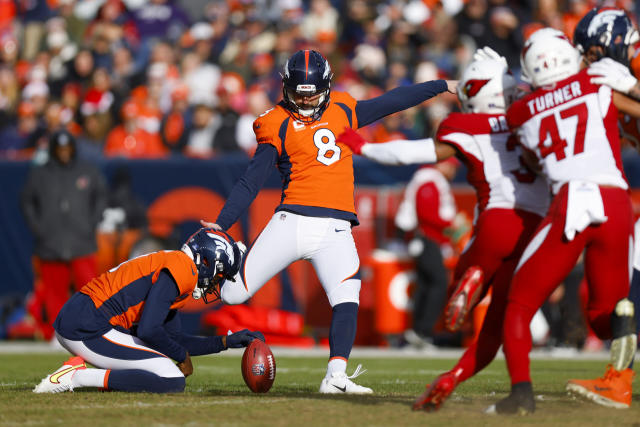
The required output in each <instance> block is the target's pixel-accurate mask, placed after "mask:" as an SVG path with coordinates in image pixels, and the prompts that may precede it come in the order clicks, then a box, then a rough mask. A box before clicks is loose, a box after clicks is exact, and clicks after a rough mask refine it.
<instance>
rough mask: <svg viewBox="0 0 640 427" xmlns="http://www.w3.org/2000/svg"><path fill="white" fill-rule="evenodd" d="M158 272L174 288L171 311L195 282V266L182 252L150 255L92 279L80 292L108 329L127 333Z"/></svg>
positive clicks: (181, 302)
mask: <svg viewBox="0 0 640 427" xmlns="http://www.w3.org/2000/svg"><path fill="white" fill-rule="evenodd" d="M162 270H167V271H168V272H169V274H171V276H172V277H173V279H174V280H175V281H176V283H177V285H178V290H179V296H178V298H176V301H175V302H174V303H173V304H172V305H171V308H172V309H176V308H180V307H182V306H183V305H184V304H186V302H187V297H188V296H189V295H191V293H192V292H193V290H194V289H195V286H196V283H197V282H198V270H197V268H196V265H195V264H194V263H193V260H192V259H191V258H190V257H189V256H188V255H187V254H185V253H184V252H182V251H159V252H153V253H151V254H148V255H143V256H140V257H137V258H133V259H131V260H129V261H126V262H123V263H122V264H120V265H119V266H117V267H115V268H112V269H111V270H109V271H108V272H106V273H103V274H101V275H100V276H98V277H96V278H94V279H92V280H91V281H90V282H89V283H87V284H86V285H85V286H84V287H83V288H82V289H80V292H82V293H83V294H86V295H89V297H90V298H91V300H92V301H93V303H94V304H95V306H96V309H98V310H99V311H100V312H102V313H103V314H104V315H105V316H106V317H107V318H108V319H109V323H111V325H113V326H121V327H123V328H125V329H129V328H131V326H132V325H133V324H134V323H137V322H138V321H139V320H140V315H141V314H142V310H143V308H144V304H145V301H146V297H147V294H148V293H149V290H150V289H151V286H153V284H154V283H155V282H156V280H157V279H158V275H159V274H160V272H161V271H162Z"/></svg>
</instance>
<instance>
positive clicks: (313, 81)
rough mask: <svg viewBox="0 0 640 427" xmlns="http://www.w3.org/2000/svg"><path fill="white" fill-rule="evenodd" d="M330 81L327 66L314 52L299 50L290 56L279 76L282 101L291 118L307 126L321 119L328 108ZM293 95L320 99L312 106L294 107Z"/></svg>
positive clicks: (321, 57)
mask: <svg viewBox="0 0 640 427" xmlns="http://www.w3.org/2000/svg"><path fill="white" fill-rule="evenodd" d="M332 77H333V73H332V72H331V67H330V66H329V62H328V61H327V60H326V59H325V58H324V57H323V56H322V55H321V54H320V53H318V52H316V51H315V50H299V51H297V52H296V53H294V54H293V55H291V58H289V59H288V60H287V63H286V64H285V65H284V70H283V72H282V85H283V87H282V97H283V101H284V106H285V107H286V108H287V110H289V111H290V112H291V114H292V115H293V118H295V119H296V120H298V121H301V122H303V123H311V122H314V121H316V120H318V119H319V118H320V116H322V113H323V112H324V110H325V109H326V108H327V106H328V105H329V92H330V91H331V78H332ZM296 95H298V96H314V95H320V98H319V100H318V105H316V106H309V105H298V104H297V103H296V102H295V98H294V97H295V96H296Z"/></svg>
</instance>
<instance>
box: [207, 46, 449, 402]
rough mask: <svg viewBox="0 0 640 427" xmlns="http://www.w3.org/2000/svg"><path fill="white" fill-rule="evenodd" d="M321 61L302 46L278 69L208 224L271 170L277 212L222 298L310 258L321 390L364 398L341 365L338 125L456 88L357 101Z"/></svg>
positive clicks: (356, 283)
mask: <svg viewBox="0 0 640 427" xmlns="http://www.w3.org/2000/svg"><path fill="white" fill-rule="evenodd" d="M332 76H333V74H332V72H331V67H330V66H329V63H328V62H327V60H326V59H325V58H324V57H323V56H322V55H321V54H320V53H318V52H316V51H313V50H300V51H298V52H296V53H294V54H293V55H292V56H291V57H290V58H289V59H288V61H287V62H286V64H285V66H284V70H283V73H282V83H283V99H282V101H281V102H279V103H278V104H277V105H276V106H275V107H274V108H272V109H270V110H268V111H266V112H265V113H264V114H262V115H261V116H260V117H258V119H256V121H255V122H254V124H253V129H254V132H255V134H256V139H257V141H258V148H257V150H256V153H255V155H254V157H253V159H252V160H251V162H250V164H249V166H248V168H247V170H246V172H245V173H244V175H243V176H242V177H241V178H240V180H239V182H238V183H237V184H236V185H235V187H234V188H233V190H232V191H231V194H230V196H229V198H228V199H227V201H226V203H225V205H224V207H223V208H222V210H221V212H220V214H219V215H218V218H217V219H216V221H215V224H214V223H210V222H205V221H203V222H202V224H203V225H205V226H211V227H215V228H217V229H222V230H227V229H228V228H229V227H231V226H232V225H233V224H234V223H235V222H236V220H237V219H238V217H239V216H240V215H241V214H242V213H243V212H244V211H245V210H246V209H247V208H248V206H249V205H250V204H251V202H252V201H253V199H254V198H255V196H256V194H257V193H258V191H259V189H260V188H261V187H262V185H263V183H264V181H265V180H266V179H267V177H268V176H269V175H270V174H271V172H272V170H273V167H274V166H276V167H277V168H278V170H279V171H280V174H281V177H282V198H281V202H280V205H279V206H278V207H277V208H276V212H275V214H274V215H273V217H272V218H271V220H270V221H269V223H268V224H267V226H266V227H265V228H264V230H262V232H261V233H260V235H259V236H258V238H257V239H256V241H255V242H254V244H253V246H252V247H251V248H250V249H249V252H248V253H247V255H246V257H245V258H244V260H243V265H242V266H241V269H240V273H241V277H242V280H240V281H236V282H235V283H230V282H227V283H226V284H225V286H223V287H222V290H221V296H222V301H223V302H225V303H227V304H240V303H243V302H245V301H247V300H248V299H249V298H251V296H253V295H254V294H255V293H256V292H257V291H258V290H259V289H260V288H261V287H262V286H263V285H264V284H265V283H266V282H267V281H268V280H269V279H270V278H271V277H273V276H274V275H275V274H277V273H278V272H280V271H281V270H282V269H284V268H286V267H287V266H288V265H289V264H291V263H292V262H294V261H296V260H300V259H306V260H308V261H310V262H311V263H312V265H313V267H314V269H315V271H316V274H317V275H318V278H319V279H320V283H321V284H322V287H323V288H324V291H325V292H326V294H327V298H328V300H329V304H330V305H331V307H332V312H333V313H332V317H331V326H330V330H329V363H328V366H327V373H326V375H325V378H324V379H323V380H322V382H321V384H320V393H357V394H364V393H372V390H371V389H370V388H368V387H362V386H360V385H357V384H355V383H354V382H353V381H351V379H352V378H355V377H356V376H357V375H358V374H359V373H360V369H359V368H360V366H358V368H356V371H355V372H354V374H353V375H351V376H347V374H346V367H347V360H348V358H349V354H350V353H351V348H352V346H353V342H354V339H355V334H356V324H357V314H358V304H359V294H360V272H359V269H360V262H359V259H358V253H357V251H356V247H355V243H354V240H353V236H352V234H351V227H352V226H354V225H357V224H358V220H357V217H356V211H355V206H354V195H353V191H354V184H353V181H354V177H353V162H352V156H351V154H352V153H351V150H350V149H349V148H348V147H346V146H344V145H338V144H337V143H336V135H337V134H338V133H340V132H341V131H342V129H344V128H345V126H346V127H349V128H359V127H362V126H365V125H367V124H370V123H372V122H374V121H376V120H378V119H380V118H382V117H384V116H386V115H389V114H392V113H395V112H397V111H400V110H403V109H406V108H409V107H412V106H415V105H418V104H420V103H421V102H423V101H426V100H427V99H429V98H432V97H434V96H436V95H438V94H439V93H442V92H446V91H453V90H455V85H456V82H454V81H445V80H436V81H431V82H425V83H418V84H415V85H411V86H406V87H399V88H396V89H393V90H391V91H389V92H387V93H385V94H383V95H381V96H379V97H376V98H373V99H369V100H366V101H356V100H355V99H354V98H352V97H351V96H350V95H348V94H347V93H344V92H336V91H331V78H332Z"/></svg>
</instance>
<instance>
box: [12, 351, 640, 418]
mask: <svg viewBox="0 0 640 427" xmlns="http://www.w3.org/2000/svg"><path fill="white" fill-rule="evenodd" d="M275 356H276V360H277V376H276V381H275V384H274V386H273V388H272V389H271V391H270V392H269V393H267V394H263V395H256V394H253V393H251V392H250V391H249V389H248V388H247V387H246V386H245V384H244V382H243V380H242V375H241V373H240V358H241V353H240V352H236V353H235V354H233V355H225V356H217V357H216V356H204V357H197V358H194V366H195V372H194V375H193V376H191V377H189V378H188V379H187V389H186V392H185V393H184V394H173V395H153V394H130V393H104V392H99V391H93V390H84V389H79V390H77V391H76V392H75V393H63V394H56V395H36V394H33V393H32V392H31V390H32V389H33V387H34V385H35V384H36V383H38V382H39V381H40V379H41V378H42V377H44V376H45V375H47V374H48V373H50V372H51V371H53V370H55V369H56V368H57V367H59V365H60V364H61V362H63V361H64V360H65V357H66V356H65V355H64V354H62V353H55V354H0V425H1V426H11V425H65V426H71V425H82V426H86V425H91V426H103V425H118V426H124V425H137V426H141V427H142V426H147V425H158V426H169V425H189V426H192V425H247V426H284V425H286V426H298V425H305V426H306V427H308V426H316V425H318V426H320V425H323V426H326V425H331V426H404V425H434V426H437V425H443V426H444V425H462V426H476V425H501V426H508V425H545V426H561V425H562V426H564V425H571V426H590V425H597V426H608V425H615V426H631V425H635V426H640V402H638V395H634V401H635V402H634V406H632V408H631V409H629V410H615V409H607V408H602V407H600V406H597V405H595V404H593V403H590V402H585V401H581V400H574V399H572V398H570V397H569V396H567V394H566V393H565V392H564V384H565V383H566V381H567V379H570V378H576V377H577V378H588V377H595V376H600V375H602V373H603V369H604V362H601V361H574V360H566V359H565V360H534V361H533V362H532V372H533V375H534V377H533V380H534V389H535V392H536V396H537V406H538V410H537V412H536V413H535V414H534V415H532V416H527V417H504V416H500V417H496V416H489V415H485V414H483V413H482V410H483V409H484V408H485V407H486V406H488V405H489V404H491V403H494V402H495V401H497V400H498V399H500V398H502V397H504V396H506V394H507V392H508V390H509V381H508V377H507V375H506V368H505V365H504V361H502V360H497V361H495V362H494V363H493V364H491V365H490V366H489V367H488V368H487V369H485V370H484V371H483V372H482V373H481V374H479V375H478V376H476V377H475V378H472V379H470V380H469V381H467V382H466V383H463V384H462V385H460V386H459V387H458V389H457V390H456V392H455V393H454V394H453V395H452V396H451V398H450V399H449V401H447V403H446V404H445V405H444V406H443V408H442V409H441V410H440V411H438V412H437V413H424V412H412V411H411V410H410V404H411V403H412V402H413V399H414V398H415V396H417V395H418V394H420V393H421V392H422V390H423V387H424V385H425V383H426V382H428V381H430V380H431V379H433V378H434V377H435V376H436V375H437V374H439V373H440V372H441V371H443V370H446V369H448V368H450V367H451V366H452V363H453V360H450V359H425V358H423V359H417V358H391V357H386V358H384V357H383V358H370V359H367V358H352V360H351V361H350V368H349V372H351V371H353V369H354V368H355V366H356V364H357V363H362V364H363V365H364V367H365V368H366V369H367V370H368V371H367V372H366V373H365V374H364V375H362V376H361V377H359V378H358V382H359V383H360V384H362V385H365V386H369V387H372V388H373V389H374V391H375V394H374V395H373V396H364V397H360V396H336V397H334V396H326V395H321V394H319V393H317V390H318V387H319V384H320V380H321V379H322V377H323V376H324V372H325V369H326V358H324V357H321V358H318V357H284V356H282V357H279V356H278V353H277V351H276V352H275Z"/></svg>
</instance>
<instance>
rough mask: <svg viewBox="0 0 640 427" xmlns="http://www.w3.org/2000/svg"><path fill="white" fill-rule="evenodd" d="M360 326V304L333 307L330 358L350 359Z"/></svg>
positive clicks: (352, 303)
mask: <svg viewBox="0 0 640 427" xmlns="http://www.w3.org/2000/svg"><path fill="white" fill-rule="evenodd" d="M357 326H358V304H356V303H355V302H344V303H342V304H338V305H336V306H334V307H333V315H332V316H331V327H330V329H329V358H333V357H343V358H345V359H349V354H351V348H352V347H353V341H354V340H355V339H356V327H357Z"/></svg>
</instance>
